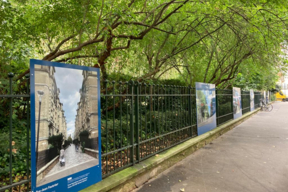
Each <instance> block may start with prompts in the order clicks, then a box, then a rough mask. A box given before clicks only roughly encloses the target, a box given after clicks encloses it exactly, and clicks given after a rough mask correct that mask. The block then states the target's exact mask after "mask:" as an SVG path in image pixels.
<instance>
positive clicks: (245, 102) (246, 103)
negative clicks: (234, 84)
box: [241, 90, 251, 115]
mask: <svg viewBox="0 0 288 192" xmlns="http://www.w3.org/2000/svg"><path fill="white" fill-rule="evenodd" d="M241 102H242V103H241V104H242V115H243V114H245V113H248V112H250V110H251V109H250V91H242V90H241Z"/></svg>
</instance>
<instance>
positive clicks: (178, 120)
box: [0, 75, 261, 191]
mask: <svg viewBox="0 0 288 192" xmlns="http://www.w3.org/2000/svg"><path fill="white" fill-rule="evenodd" d="M9 77H10V79H9V82H10V83H9V86H10V88H9V90H10V92H9V90H8V92H7V90H6V91H5V90H1V94H2V95H0V98H1V101H0V104H1V107H5V106H10V107H8V108H9V112H7V113H6V115H7V118H8V120H7V121H5V122H4V124H5V126H6V129H5V130H4V128H3V130H4V131H7V132H9V134H10V135H9V138H8V142H9V146H8V145H7V146H8V147H9V149H10V150H9V158H8V160H9V162H7V163H6V164H7V165H9V170H6V175H5V177H7V178H9V182H6V180H5V182H6V183H5V184H4V183H3V182H2V181H0V182H1V184H0V191H3V190H6V189H9V190H10V191H12V190H14V191H17V190H18V191H29V186H28V185H29V180H30V172H29V171H30V151H29V150H30V147H29V146H30V145H29V142H30V126H29V124H30V117H29V106H30V103H29V97H30V96H29V83H28V82H29V79H28V78H26V80H25V81H26V84H25V85H26V86H25V92H24V93H23V90H24V89H22V90H21V91H19V89H18V88H19V87H21V85H20V84H23V85H24V83H23V82H15V83H14V84H15V85H16V86H17V87H18V88H16V89H17V90H18V91H17V94H15V95H14V94H13V92H12V90H13V87H12V86H13V84H12V75H10V76H9ZM3 93H6V94H3ZM248 93H249V92H247V91H242V94H241V95H242V98H243V99H242V106H243V108H242V112H243V114H244V113H246V112H248V111H250V93H249V94H248ZM260 98H261V93H260V92H255V108H257V107H260ZM13 101H14V103H15V109H14V111H13V109H12V108H13V104H12V103H13ZM8 103H9V105H8ZM16 103H17V105H16ZM15 110H22V111H21V113H23V114H24V115H25V119H26V120H25V121H26V124H25V128H26V129H25V135H24V136H25V137H22V140H23V141H24V140H25V143H26V146H27V147H26V152H25V154H26V156H25V162H26V166H25V177H22V179H21V181H19V182H18V181H17V180H15V178H17V177H15V176H13V174H14V175H15V174H17V173H16V172H15V171H14V172H13V165H14V164H13V161H19V159H17V157H16V156H15V154H14V152H15V150H14V152H13V149H14V148H13V146H14V145H13V141H14V138H13V137H12V136H13V134H12V133H13V132H15V131H16V130H15V129H14V124H13V123H14V121H15V122H16V121H19V118H18V119H17V118H16V119H15V120H13V118H12V117H13V114H15ZM216 110H217V125H220V124H223V123H225V122H227V121H229V120H232V119H233V91H232V90H221V89H217V90H216ZM101 113H102V114H101V115H102V116H101V118H102V119H101V143H102V146H101V149H102V175H103V178H104V177H107V176H109V175H111V174H113V173H115V172H118V171H120V170H122V169H124V168H126V167H129V166H132V165H134V164H135V163H139V162H140V161H143V160H145V159H147V158H149V157H151V156H154V155H155V154H158V153H160V152H162V151H164V150H167V149H169V148H171V147H173V146H175V145H177V144H179V143H181V142H184V141H186V140H188V139H190V138H192V137H196V136H197V123H196V94H195V88H192V87H185V86H174V85H154V84H146V83H139V82H133V81H129V82H114V81H111V82H110V81H105V82H103V85H102V90H101ZM22 120H23V116H22ZM21 122H22V121H21ZM1 123H2V124H1ZM17 123H18V122H17ZM0 124H1V126H4V124H3V122H0ZM7 126H8V127H7ZM1 131H2V130H1ZM23 131H24V130H23ZM15 149H16V148H15ZM17 152H19V151H17ZM22 152H23V151H22ZM0 153H1V151H0ZM22 158H23V157H22ZM1 166H2V165H1ZM0 169H1V170H2V167H0ZM3 170H4V169H3ZM3 178H4V177H3Z"/></svg>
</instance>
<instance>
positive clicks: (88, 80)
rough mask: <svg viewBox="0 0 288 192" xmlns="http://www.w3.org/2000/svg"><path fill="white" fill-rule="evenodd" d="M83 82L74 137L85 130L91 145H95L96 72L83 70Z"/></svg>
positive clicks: (96, 134)
mask: <svg viewBox="0 0 288 192" xmlns="http://www.w3.org/2000/svg"><path fill="white" fill-rule="evenodd" d="M82 75H83V83H82V88H81V89H80V90H79V92H80V101H79V102H78V108H77V115H76V118H75V131H74V139H78V140H80V137H79V134H80V133H81V132H82V131H84V130H87V131H89V138H90V139H91V140H92V146H96V145H97V138H98V91H97V90H98V87H97V72H94V71H83V73H82Z"/></svg>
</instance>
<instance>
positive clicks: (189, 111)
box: [188, 85, 193, 137]
mask: <svg viewBox="0 0 288 192" xmlns="http://www.w3.org/2000/svg"><path fill="white" fill-rule="evenodd" d="M188 94H189V96H188V113H189V125H190V137H192V136H193V125H192V124H193V120H192V102H191V86H190V85H189V87H188Z"/></svg>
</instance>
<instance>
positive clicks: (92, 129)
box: [35, 65, 99, 187]
mask: <svg viewBox="0 0 288 192" xmlns="http://www.w3.org/2000/svg"><path fill="white" fill-rule="evenodd" d="M97 75H98V74H97V72H96V71H85V70H79V69H71V68H63V67H54V66H45V65H35V133H36V139H35V141H36V144H35V146H36V170H37V171H36V172H37V173H36V175H37V179H36V186H37V187H39V186H42V185H45V184H47V183H50V182H52V181H55V180H58V179H60V178H63V177H66V176H69V175H71V174H74V173H77V172H80V171H83V170H85V169H88V168H91V167H93V166H96V165H99V151H98V129H99V127H98V79H97V78H98V77H97Z"/></svg>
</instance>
